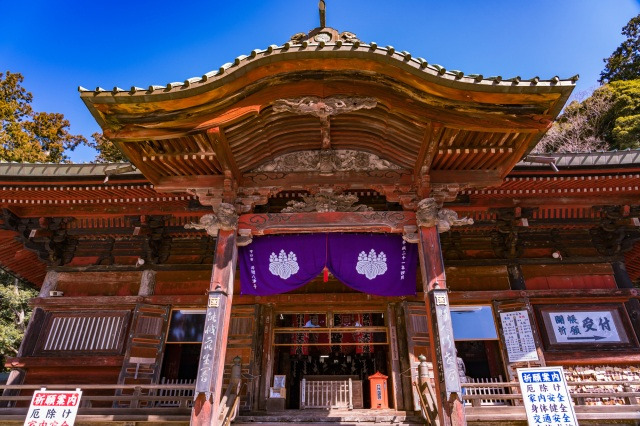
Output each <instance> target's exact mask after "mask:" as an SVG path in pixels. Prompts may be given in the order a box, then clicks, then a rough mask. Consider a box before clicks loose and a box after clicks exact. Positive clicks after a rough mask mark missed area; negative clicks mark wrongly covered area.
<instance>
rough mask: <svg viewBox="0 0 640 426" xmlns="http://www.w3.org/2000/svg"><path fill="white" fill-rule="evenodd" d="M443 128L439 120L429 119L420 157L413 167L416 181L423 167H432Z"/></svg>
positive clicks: (419, 153)
mask: <svg viewBox="0 0 640 426" xmlns="http://www.w3.org/2000/svg"><path fill="white" fill-rule="evenodd" d="M443 130H444V126H442V124H441V123H439V122H436V121H429V122H428V123H427V128H426V129H425V131H424V138H423V140H422V145H420V151H419V152H418V158H417V159H416V164H415V166H414V168H413V175H414V176H415V178H416V181H418V180H419V178H420V177H421V173H422V167H425V168H426V169H427V170H429V168H430V167H431V162H432V161H433V156H434V154H435V152H436V150H437V149H438V145H439V143H440V136H441V135H442V131H443Z"/></svg>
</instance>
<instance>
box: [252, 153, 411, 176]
mask: <svg viewBox="0 0 640 426" xmlns="http://www.w3.org/2000/svg"><path fill="white" fill-rule="evenodd" d="M327 151H328V152H327ZM399 169H400V167H399V166H397V165H396V164H393V163H392V162H390V161H387V160H383V159H382V158H380V157H378V156H377V155H375V154H371V153H369V152H363V151H356V150H352V149H336V150H319V149H318V150H311V151H298V152H292V153H289V154H284V155H280V156H278V157H276V158H274V159H273V160H271V161H269V162H267V163H264V164H262V165H261V166H259V167H256V168H255V169H253V170H252V172H253V173H255V172H285V173H286V172H312V171H319V170H322V171H329V172H347V171H354V172H355V171H365V170H399Z"/></svg>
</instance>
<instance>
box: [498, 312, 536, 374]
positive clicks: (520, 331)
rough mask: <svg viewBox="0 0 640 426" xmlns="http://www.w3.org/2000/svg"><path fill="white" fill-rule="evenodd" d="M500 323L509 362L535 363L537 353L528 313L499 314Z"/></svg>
mask: <svg viewBox="0 0 640 426" xmlns="http://www.w3.org/2000/svg"><path fill="white" fill-rule="evenodd" d="M500 321H501V322H502V333H503V335H504V345H505V347H506V348H507V354H508V355H509V362H526V361H537V360H538V352H537V351H536V341H535V339H534V338H533V331H532V330H531V323H530V322H529V313H528V312H527V311H526V310H522V311H514V312H501V313H500Z"/></svg>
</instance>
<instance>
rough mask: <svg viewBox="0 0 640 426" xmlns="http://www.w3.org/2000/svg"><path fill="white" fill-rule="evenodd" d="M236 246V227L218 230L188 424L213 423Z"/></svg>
mask: <svg viewBox="0 0 640 426" xmlns="http://www.w3.org/2000/svg"><path fill="white" fill-rule="evenodd" d="M237 257H238V248H237V246H236V230H235V229H232V230H223V229H220V230H219V231H218V238H217V240H216V249H215V256H214V261H213V271H212V273H211V284H210V286H209V298H208V303H207V316H206V320H205V330H204V333H203V338H202V349H201V352H200V364H199V365H198V377H197V379H196V400H195V403H194V406H193V410H192V411H191V424H192V425H197V426H215V425H217V416H218V413H219V411H220V407H219V405H220V399H221V397H222V375H223V373H224V360H225V355H226V352H227V337H228V335H229V322H230V318H231V301H232V298H233V279H234V274H235V270H236V260H237Z"/></svg>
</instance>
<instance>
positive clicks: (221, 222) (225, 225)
mask: <svg viewBox="0 0 640 426" xmlns="http://www.w3.org/2000/svg"><path fill="white" fill-rule="evenodd" d="M184 227H185V229H203V230H205V231H206V232H207V234H209V235H211V236H212V237H216V236H217V235H218V230H220V229H222V230H224V231H232V230H234V229H236V228H237V227H238V214H237V213H236V208H235V207H234V206H232V205H231V204H228V203H220V205H219V206H218V208H217V209H216V211H215V212H214V213H210V214H205V215H204V216H202V217H201V218H200V223H187V224H186V225H185V226H184Z"/></svg>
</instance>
